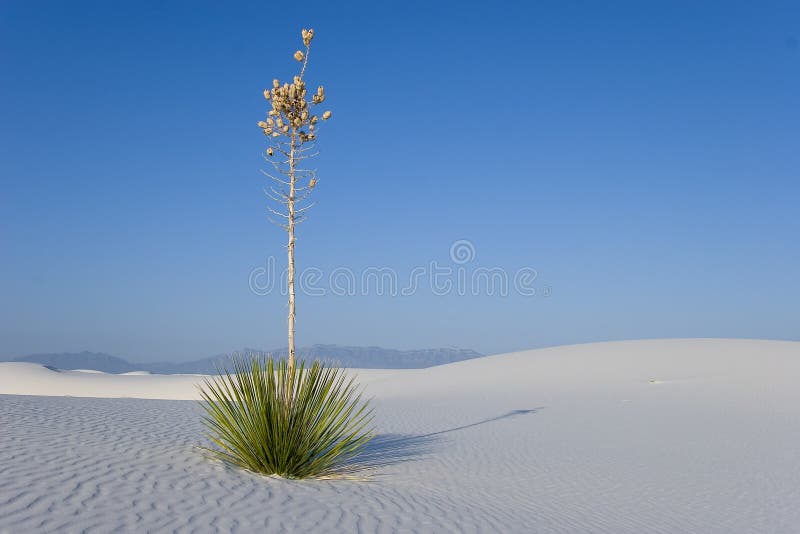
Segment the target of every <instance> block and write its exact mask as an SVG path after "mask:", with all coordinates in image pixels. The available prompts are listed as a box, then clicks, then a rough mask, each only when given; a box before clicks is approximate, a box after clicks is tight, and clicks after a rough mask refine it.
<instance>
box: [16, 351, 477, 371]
mask: <svg viewBox="0 0 800 534" xmlns="http://www.w3.org/2000/svg"><path fill="white" fill-rule="evenodd" d="M286 353H287V349H285V348H283V349H277V350H273V351H261V350H253V349H244V350H242V351H239V352H235V353H231V354H219V355H217V356H212V357H210V358H204V359H201V360H193V361H189V362H180V363H169V362H163V363H131V362H129V361H127V360H124V359H122V358H118V357H116V356H112V355H110V354H105V353H102V352H88V351H84V352H62V353H54V354H30V355H28V356H21V357H17V358H5V360H6V361H16V362H31V363H40V364H42V365H47V366H50V367H55V368H56V369H63V370H73V369H91V370H94V371H102V372H104V373H115V374H116V373H130V372H133V371H148V372H151V373H158V374H167V375H171V374H214V373H216V372H217V369H219V368H220V367H221V366H225V365H227V364H229V362H230V360H231V357H233V356H235V355H241V354H257V355H267V354H272V355H273V356H276V357H281V356H286ZM480 356H482V354H480V353H478V352H475V351H474V350H469V349H457V348H441V349H422V350H395V349H384V348H381V347H346V346H340V345H312V346H310V347H302V348H299V349H297V357H298V359H304V360H308V361H311V360H314V359H319V360H322V361H324V362H327V363H335V364H337V365H340V366H341V367H353V368H365V369H419V368H423V367H432V366H434V365H441V364H445V363H452V362H458V361H461V360H469V359H472V358H479V357H480Z"/></svg>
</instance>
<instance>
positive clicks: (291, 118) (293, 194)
mask: <svg viewBox="0 0 800 534" xmlns="http://www.w3.org/2000/svg"><path fill="white" fill-rule="evenodd" d="M301 35H302V38H303V45H304V47H305V52H303V51H302V50H298V51H296V52H295V53H294V59H295V60H296V61H298V62H299V63H300V64H301V67H300V72H299V74H297V75H296V76H295V77H294V79H293V81H292V83H284V84H281V82H280V81H279V80H278V79H275V80H272V89H264V98H266V99H267V101H268V102H269V103H270V104H271V108H270V110H269V112H268V113H267V117H266V120H264V121H259V123H258V127H259V128H261V129H262V130H263V132H264V135H266V136H267V139H268V147H267V150H266V156H265V159H266V160H267V161H268V162H269V163H270V164H272V166H273V168H274V170H275V172H276V173H277V174H278V175H279V176H276V175H274V174H271V173H267V172H264V174H265V175H266V176H267V177H269V178H270V179H271V180H272V181H273V182H274V183H273V184H272V185H270V186H269V187H268V188H266V189H265V190H264V193H265V194H266V195H267V196H268V197H269V198H270V199H272V200H273V201H275V202H277V203H278V205H279V208H278V209H274V208H272V207H268V208H267V209H268V210H269V211H270V213H272V214H273V215H275V216H277V217H280V219H279V221H281V222H278V221H275V220H272V219H270V220H271V221H272V222H273V223H275V224H277V225H278V226H280V227H281V228H283V229H284V230H285V231H286V232H287V234H288V236H289V239H288V243H287V246H286V248H287V259H288V269H287V282H288V288H289V316H288V341H289V354H288V362H287V363H288V368H289V375H290V376H294V372H293V371H294V368H295V343H294V334H295V289H294V248H295V226H296V225H297V224H298V223H300V222H302V221H303V220H304V219H305V215H304V212H305V211H306V210H308V209H309V208H311V207H312V206H313V205H314V204H313V203H306V204H303V201H305V200H307V199H308V197H309V195H310V194H311V192H312V190H313V189H314V186H315V185H316V184H317V171H316V169H307V168H303V167H301V166H300V165H301V162H302V161H303V160H306V159H308V158H311V157H314V156H316V155H317V152H316V151H315V148H314V143H315V141H316V138H317V131H318V123H319V120H320V119H322V120H327V119H329V118H330V116H331V112H330V111H325V112H324V113H322V114H319V115H318V114H317V113H316V112H315V111H314V110H315V109H316V107H317V106H318V105H319V104H321V103H322V102H324V101H325V89H324V87H323V86H321V85H320V86H319V87H317V90H316V93H315V94H313V95H312V96H311V98H310V99H308V98H307V93H308V92H307V89H306V82H305V80H304V79H303V77H304V76H305V73H306V67H307V66H308V57H309V55H310V53H311V41H312V40H313V39H314V30H305V29H304V30H303V31H302V32H301ZM262 172H263V171H262ZM287 394H288V393H287Z"/></svg>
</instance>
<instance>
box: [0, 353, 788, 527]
mask: <svg viewBox="0 0 800 534" xmlns="http://www.w3.org/2000/svg"><path fill="white" fill-rule="evenodd" d="M356 373H357V374H358V375H359V379H360V380H361V382H362V383H363V384H364V385H365V387H366V390H367V394H368V395H370V396H373V397H374V399H375V400H374V402H375V408H376V415H377V419H376V425H377V430H378V437H377V438H376V439H375V441H374V442H373V443H372V444H371V445H370V447H369V448H368V450H367V452H366V454H365V457H364V458H363V459H364V461H365V462H367V463H370V464H373V465H376V466H377V467H376V468H375V470H374V474H373V475H372V478H371V480H370V481H369V482H358V481H287V480H280V479H275V478H265V477H261V476H258V475H254V474H251V473H247V472H243V471H239V470H236V469H231V468H227V467H225V466H223V465H222V464H219V463H216V462H212V461H209V460H207V459H206V458H204V457H203V456H202V455H201V454H200V453H199V452H198V451H197V450H196V449H195V448H194V446H195V445H196V444H199V443H202V442H203V438H202V432H203V429H202V425H201V424H200V409H199V407H198V406H197V405H196V403H194V402H186V401H178V400H143V398H149V399H153V398H162V399H193V398H196V390H195V383H196V382H198V381H199V380H200V377H197V376H189V375H183V376H159V375H107V374H102V373H101V374H97V373H83V372H56V371H52V370H50V369H47V368H44V367H42V366H38V365H35V364H17V363H2V364H0V474H1V475H0V532H2V533H5V532H9V533H11V532H14V533H16V532H55V531H58V532H77V531H84V530H85V531H88V532H92V531H94V532H110V531H113V530H119V531H130V532H144V531H153V532H162V531H172V530H178V531H190V530H196V531H199V532H205V531H215V530H218V531H222V532H229V531H240V532H252V531H264V530H265V529H266V531H287V532H311V531H313V532H352V531H357V530H360V531H363V532H375V531H381V532H383V531H385V532H397V531H408V532H479V531H480V532H537V533H551V532H552V533H555V532H568V533H573V532H579V533H595V532H598V533H599V532H603V533H614V534H617V533H650V532H658V533H670V534H672V533H677V532H702V533H726V534H729V533H739V532H741V533H745V532H765V533H766V532H781V533H784V532H786V533H789V532H800V506H798V503H800V489H799V488H800V453H798V452H797V446H796V445H797V443H800V388H798V387H797V383H796V382H797V377H798V376H800V343H798V342H779V341H755V340H647V341H628V342H616V343H595V344H586V345H573V346H567V347H556V348H550V349H540V350H533V351H526V352H519V353H514V354H505V355H499V356H492V357H487V358H480V359H475V360H468V361H464V362H458V363H454V364H449V365H444V366H439V367H433V368H429V369H420V370H397V371H395V370H380V371H377V370H375V371H373V370H359V371H356ZM28 395H30V396H28ZM32 395H37V396H32ZM41 395H62V397H59V396H49V397H45V396H41ZM63 395H70V396H73V397H120V396H124V397H141V398H125V399H120V398H64V397H63Z"/></svg>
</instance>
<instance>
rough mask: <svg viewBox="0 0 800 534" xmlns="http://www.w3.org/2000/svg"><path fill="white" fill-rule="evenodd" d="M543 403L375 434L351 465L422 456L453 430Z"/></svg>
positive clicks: (367, 467)
mask: <svg viewBox="0 0 800 534" xmlns="http://www.w3.org/2000/svg"><path fill="white" fill-rule="evenodd" d="M542 409H543V408H542V407H539V408H532V409H529V410H511V411H510V412H507V413H504V414H502V415H498V416H497V417H490V418H488V419H483V420H481V421H477V422H475V423H470V424H468V425H461V426H457V427H453V428H447V429H445V430H437V431H436V432H429V433H428V434H379V435H377V436H375V437H374V438H372V439H371V440H370V441H369V442H368V443H367V444H366V445H365V446H364V448H363V449H362V450H361V452H360V453H359V454H358V456H356V457H355V458H353V459H352V461H351V463H350V465H349V467H350V468H351V469H353V468H355V469H356V470H361V469H365V470H373V469H377V468H379V467H386V466H390V465H395V464H399V463H403V462H407V461H413V460H418V459H420V458H422V457H424V456H426V455H428V454H430V453H432V452H433V451H434V449H435V445H436V443H437V442H439V441H440V440H441V439H442V436H443V435H445V434H449V433H451V432H457V431H459V430H464V429H467V428H472V427H476V426H479V425H484V424H486V423H491V422H494V421H499V420H501V419H509V418H512V417H519V416H521V415H526V414H531V413H536V412H538V411H539V410H542Z"/></svg>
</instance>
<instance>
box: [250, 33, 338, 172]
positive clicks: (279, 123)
mask: <svg viewBox="0 0 800 534" xmlns="http://www.w3.org/2000/svg"><path fill="white" fill-rule="evenodd" d="M302 36H303V44H304V45H305V47H306V51H305V53H303V52H302V51H301V50H298V51H297V52H295V53H294V58H295V59H296V60H297V61H301V62H302V63H303V67H302V69H301V71H300V74H299V75H297V76H295V77H294V80H293V81H292V83H284V84H283V85H281V82H280V80H277V79H275V80H272V89H264V98H266V99H267V100H268V101H269V102H270V103H271V104H272V109H270V110H269V112H268V113H267V119H266V120H265V121H259V123H258V127H259V128H261V129H262V130H263V132H264V135H267V136H270V137H272V138H274V139H277V138H279V137H281V135H283V136H286V137H289V139H290V141H297V142H299V144H300V145H302V144H304V143H308V142H309V141H314V140H315V139H316V136H317V134H316V129H317V123H318V122H319V120H320V118H322V120H328V119H329V118H330V117H331V112H330V111H325V112H324V113H322V115H321V116H320V115H317V114H316V113H312V112H311V111H310V110H311V109H312V107H313V106H317V105H319V104H321V103H323V102H324V101H325V88H324V87H323V86H321V85H320V86H319V87H317V90H316V92H315V93H314V94H313V95H312V96H311V99H310V100H309V99H307V95H308V89H307V88H306V83H305V81H303V75H304V74H305V70H306V65H307V64H308V55H309V51H310V48H311V40H312V39H313V38H314V30H306V29H304V30H303V31H302ZM290 148H291V147H290ZM275 151H276V150H275V148H273V147H270V148H268V149H267V155H269V156H273V155H274V154H275Z"/></svg>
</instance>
